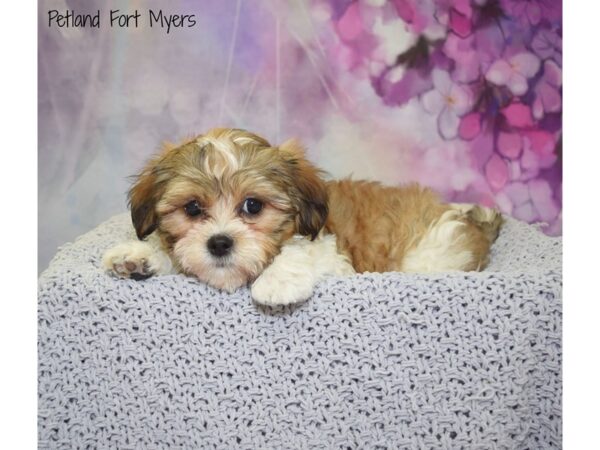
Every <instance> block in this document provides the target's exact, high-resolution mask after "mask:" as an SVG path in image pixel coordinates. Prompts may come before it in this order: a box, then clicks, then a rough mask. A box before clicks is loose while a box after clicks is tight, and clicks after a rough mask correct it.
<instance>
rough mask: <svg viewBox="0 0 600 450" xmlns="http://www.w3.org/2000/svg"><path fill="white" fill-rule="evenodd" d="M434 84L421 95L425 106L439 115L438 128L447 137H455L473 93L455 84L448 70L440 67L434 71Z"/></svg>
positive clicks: (427, 109) (469, 107) (469, 106)
mask: <svg viewBox="0 0 600 450" xmlns="http://www.w3.org/2000/svg"><path fill="white" fill-rule="evenodd" d="M432 79H433V86H434V89H432V90H431V91H429V92H426V93H425V94H423V96H422V97H421V101H422V103H423V107H424V108H425V110H426V111H427V112H429V113H431V114H437V115H438V129H439V132H440V134H441V135H442V137H444V138H445V139H453V138H455V137H456V135H457V132H458V126H459V124H460V117H461V116H463V115H465V114H466V113H467V112H468V111H469V110H470V109H471V106H472V98H471V93H470V91H469V90H467V89H466V88H464V87H462V86H460V85H458V84H455V83H453V82H452V80H451V79H450V75H448V72H445V71H443V70H440V69H434V70H433V71H432Z"/></svg>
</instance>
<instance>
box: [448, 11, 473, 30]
mask: <svg viewBox="0 0 600 450" xmlns="http://www.w3.org/2000/svg"><path fill="white" fill-rule="evenodd" d="M448 25H449V26H450V29H451V30H452V31H454V32H455V33H456V34H457V35H459V36H461V37H466V36H468V35H469V34H471V19H470V18H469V17H467V16H464V15H463V14H461V13H460V12H458V11H457V10H456V9H452V10H450V23H449V24H448Z"/></svg>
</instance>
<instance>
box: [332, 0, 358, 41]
mask: <svg viewBox="0 0 600 450" xmlns="http://www.w3.org/2000/svg"><path fill="white" fill-rule="evenodd" d="M337 31H338V34H339V35H340V37H341V38H342V39H343V40H344V41H353V40H355V39H357V38H358V37H359V36H360V35H361V34H362V32H363V22H362V19H361V17H360V10H359V4H358V2H357V3H353V4H351V5H350V6H348V9H346V12H345V13H344V15H343V16H342V17H341V18H340V20H339V21H338V23H337Z"/></svg>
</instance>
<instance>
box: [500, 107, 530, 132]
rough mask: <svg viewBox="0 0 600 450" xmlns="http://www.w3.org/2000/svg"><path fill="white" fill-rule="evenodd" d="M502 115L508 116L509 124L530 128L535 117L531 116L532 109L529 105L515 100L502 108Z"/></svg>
mask: <svg viewBox="0 0 600 450" xmlns="http://www.w3.org/2000/svg"><path fill="white" fill-rule="evenodd" d="M501 113H502V115H503V116H504V117H505V118H506V121H507V122H508V124H509V125H511V126H513V127H516V128H528V127H532V126H533V118H532V117H531V109H530V108H529V106H527V105H525V104H523V103H520V102H513V103H511V104H510V105H508V106H506V107H505V108H503V109H502V110H501Z"/></svg>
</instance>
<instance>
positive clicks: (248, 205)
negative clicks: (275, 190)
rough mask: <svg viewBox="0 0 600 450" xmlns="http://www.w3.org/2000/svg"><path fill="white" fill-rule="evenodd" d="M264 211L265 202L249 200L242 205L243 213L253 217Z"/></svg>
mask: <svg viewBox="0 0 600 450" xmlns="http://www.w3.org/2000/svg"><path fill="white" fill-rule="evenodd" d="M262 209H263V202H261V201H260V200H257V199H255V198H247V199H246V200H244V204H243V205H242V211H243V212H245V213H246V214H249V215H251V216H254V215H256V214H258V213H259V212H261V211H262Z"/></svg>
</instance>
